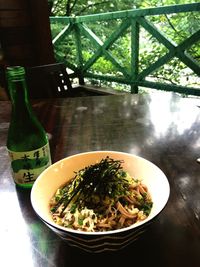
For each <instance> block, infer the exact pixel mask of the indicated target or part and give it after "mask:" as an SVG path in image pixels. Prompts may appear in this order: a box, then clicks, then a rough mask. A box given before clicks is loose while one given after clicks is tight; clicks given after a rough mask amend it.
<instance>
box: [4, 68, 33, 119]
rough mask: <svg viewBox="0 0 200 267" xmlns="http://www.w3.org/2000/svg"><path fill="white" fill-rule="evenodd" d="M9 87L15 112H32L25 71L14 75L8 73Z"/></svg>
mask: <svg viewBox="0 0 200 267" xmlns="http://www.w3.org/2000/svg"><path fill="white" fill-rule="evenodd" d="M8 88H9V93H10V99H11V102H12V109H13V111H14V113H15V115H17V114H21V113H24V112H25V114H26V113H27V111H28V113H30V112H31V110H32V109H31V104H30V101H29V97H28V92H27V84H26V80H25V73H19V74H15V73H14V75H13V73H11V74H10V72H9V73H8Z"/></svg>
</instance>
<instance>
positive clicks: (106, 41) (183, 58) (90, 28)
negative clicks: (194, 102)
mask: <svg viewBox="0 0 200 267" xmlns="http://www.w3.org/2000/svg"><path fill="white" fill-rule="evenodd" d="M199 11H200V3H193V4H185V5H173V6H165V7H157V8H148V9H135V10H127V11H119V12H113V13H102V14H95V15H88V16H79V17H50V21H51V25H55V24H56V23H58V24H60V25H62V29H61V30H60V31H59V33H58V34H57V35H56V36H54V38H53V45H54V48H55V53H57V55H58V56H59V47H60V46H61V45H62V46H64V45H65V46H66V49H67V51H66V57H65V58H63V56H62V55H61V56H60V60H62V61H64V62H65V63H66V66H67V67H68V68H70V69H71V70H72V71H73V73H72V74H70V75H71V77H73V78H74V77H77V78H78V79H79V83H80V84H84V79H86V78H89V79H96V80H101V81H109V82H113V83H120V84H124V85H129V86H130V87H131V90H130V91H131V93H137V92H138V87H140V86H141V87H148V88H155V89H161V90H166V91H174V92H180V93H184V94H191V95H200V84H199V86H198V85H197V86H195V87H191V86H181V85H180V84H179V83H178V84H176V83H169V82H158V81H155V80H154V79H149V77H150V76H151V75H152V74H153V73H155V72H156V71H157V70H158V69H159V68H162V67H163V66H165V64H168V63H169V62H170V61H171V60H174V59H176V60H177V59H178V60H179V61H180V62H182V63H183V64H184V66H185V67H187V70H189V71H190V72H192V73H193V74H194V75H195V76H196V77H197V81H198V77H199V76H200V64H199V62H198V59H194V57H193V56H192V55H191V54H190V53H189V52H188V51H190V48H191V47H194V46H196V47H197V49H198V45H199V41H200V30H199V29H197V31H195V32H191V33H190V35H189V36H187V37H186V38H185V39H184V40H182V41H181V42H180V43H178V44H177V43H176V42H175V41H174V40H170V39H169V38H168V37H167V36H166V34H165V32H163V31H162V27H161V28H159V27H158V25H156V24H155V23H154V19H153V18H154V17H155V16H161V19H162V18H163V16H165V18H166V19H168V20H169V23H170V16H172V15H174V14H178V13H179V14H189V13H191V12H199ZM183 18H184V16H183ZM109 24H110V25H111V27H112V32H110V30H109V35H108V36H106V34H104V33H102V31H100V27H102V25H103V26H104V29H105V31H106V27H107V25H109ZM94 25H96V26H95V27H94ZM161 25H162V23H161ZM98 26H99V27H98ZM172 26H173V25H172ZM142 30H143V31H145V32H147V33H148V35H149V39H148V40H150V39H151V38H154V40H156V41H157V42H158V43H159V45H160V46H162V47H163V50H162V51H164V54H161V55H158V54H155V55H154V50H153V51H151V55H152V58H153V59H154V61H151V62H149V64H148V65H146V66H142V67H141V65H142V63H141V52H140V51H141V47H142V46H144V43H145V40H142V41H141V39H142V38H143V37H141V35H142ZM125 34H128V36H129V43H128V44H127V46H128V47H127V48H124V46H123V49H127V50H130V51H129V55H130V56H129V58H128V62H125V63H124V61H123V51H121V53H122V59H119V57H118V55H119V53H116V52H114V48H115V49H116V50H117V49H118V48H119V47H120V49H122V47H121V46H119V39H120V38H122V37H123V36H124V35H125ZM70 44H71V45H70ZM113 47H114V48H113ZM70 49H72V51H70ZM72 55H73V56H72ZM102 58H103V59H104V60H106V62H109V63H110V65H111V72H109V71H108V73H103V74H102V71H101V70H97V69H95V70H94V66H95V64H96V63H97V62H99V61H100V60H101V59H102ZM126 61H127V60H126ZM100 62H101V61H100ZM102 65H103V61H102ZM102 65H101V64H100V65H99V66H102ZM102 68H103V66H102ZM112 69H115V71H112ZM176 71H177V70H176ZM171 72H172V73H171V75H172V76H173V70H171ZM112 73H114V74H112ZM180 75H181V72H180Z"/></svg>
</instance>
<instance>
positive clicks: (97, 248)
mask: <svg viewBox="0 0 200 267" xmlns="http://www.w3.org/2000/svg"><path fill="white" fill-rule="evenodd" d="M106 156H109V157H110V158H113V159H115V160H123V161H124V163H123V169H124V170H126V171H128V172H129V174H130V175H131V176H133V177H134V178H138V179H142V180H143V183H144V184H146V186H147V187H148V190H149V191H150V194H151V196H152V201H153V207H152V210H151V213H150V215H149V216H148V217H147V218H146V219H145V220H144V221H140V222H138V223H135V224H133V225H131V226H129V227H127V228H122V229H119V230H112V231H105V232H83V231H77V230H72V229H69V228H65V227H62V226H59V225H57V224H56V223H54V221H53V220H52V218H51V214H50V212H49V201H50V199H51V197H52V196H53V195H54V194H55V192H56V190H57V189H58V188H59V187H60V186H61V185H63V184H65V183H66V182H67V181H68V180H69V179H71V178H72V177H73V176H74V171H78V170H80V169H82V168H84V167H86V166H89V165H91V164H94V163H97V162H99V161H100V160H101V159H102V158H105V157H106ZM169 194H170V187H169V183H168V180H167V178H166V176H165V174H164V173H163V172H162V171H161V170H160V169H159V168H158V167H157V166H156V165H154V164H153V163H151V162H150V161H148V160H146V159H144V158H142V157H138V156H135V155H132V154H128V153H124V152H117V151H92V152H86V153H80V154H76V155H73V156H69V157H66V158H64V159H62V160H60V161H58V162H56V163H54V164H52V165H51V166H50V167H48V168H47V169H46V170H45V171H44V172H43V173H42V174H41V175H40V176H39V177H38V178H37V180H36V181H35V183H34V185H33V187H32V190H31V203H32V207H33V209H34V210H35V212H36V214H37V215H38V216H39V218H40V219H41V220H42V221H43V222H44V223H45V224H46V225H47V226H48V227H49V228H51V229H52V230H53V231H54V232H55V233H56V234H57V235H58V236H60V237H61V238H62V239H64V240H65V241H66V242H67V243H68V244H69V245H71V246H76V247H79V248H81V249H84V250H86V251H89V252H102V251H107V250H118V249H121V248H123V247H125V246H127V245H128V244H130V243H132V242H133V241H134V240H136V239H137V238H138V237H139V236H140V235H141V234H142V233H143V232H144V230H145V229H146V226H148V225H149V223H150V222H152V221H153V219H155V218H156V217H157V215H158V214H160V212H161V211H162V210H163V208H164V207H165V205H166V204H167V201H168V198H169Z"/></svg>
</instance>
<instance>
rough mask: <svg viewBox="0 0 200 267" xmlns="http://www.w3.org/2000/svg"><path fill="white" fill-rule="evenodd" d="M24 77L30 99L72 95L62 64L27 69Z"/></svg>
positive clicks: (69, 82) (67, 76)
mask: <svg viewBox="0 0 200 267" xmlns="http://www.w3.org/2000/svg"><path fill="white" fill-rule="evenodd" d="M26 77H27V84H28V89H29V96H30V98H31V99H35V98H51V97H69V96H71V95H72V86H71V81H70V79H69V75H68V73H67V70H66V67H65V65H64V64H63V63H55V64H48V65H40V66H34V67H27V68H26Z"/></svg>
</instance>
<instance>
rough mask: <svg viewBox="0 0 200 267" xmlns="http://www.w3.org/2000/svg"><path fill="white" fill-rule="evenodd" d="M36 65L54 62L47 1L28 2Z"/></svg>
mask: <svg viewBox="0 0 200 267" xmlns="http://www.w3.org/2000/svg"><path fill="white" fill-rule="evenodd" d="M29 4H30V15H31V22H32V23H31V24H32V29H33V34H34V48H35V54H36V58H37V65H43V64H50V63H54V62H55V58H54V52H53V45H52V36H51V29H50V21H49V10H48V1H47V0H29Z"/></svg>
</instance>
